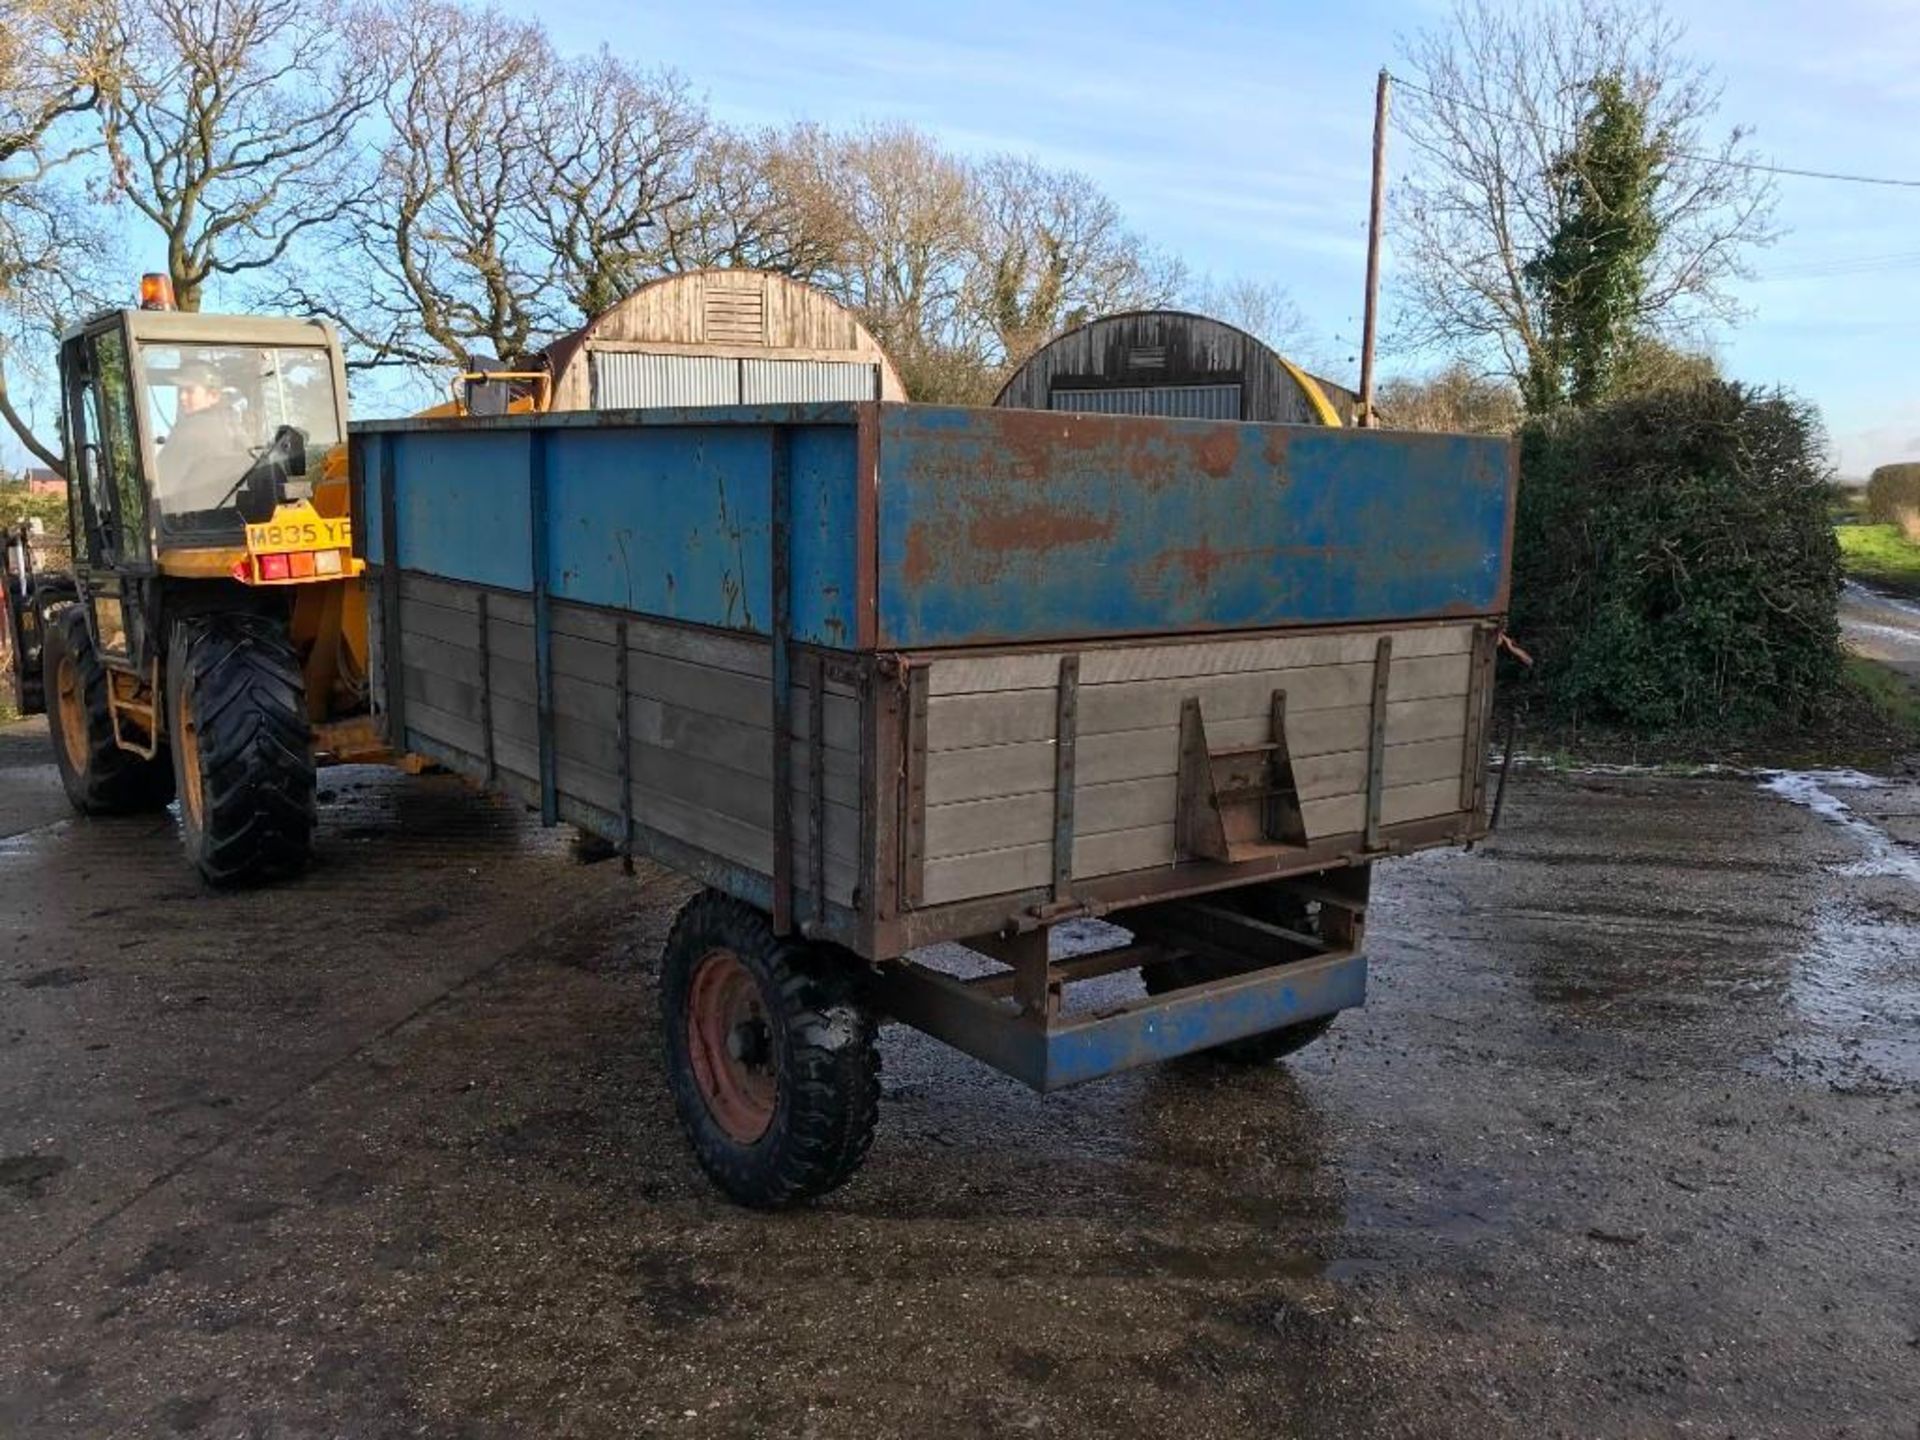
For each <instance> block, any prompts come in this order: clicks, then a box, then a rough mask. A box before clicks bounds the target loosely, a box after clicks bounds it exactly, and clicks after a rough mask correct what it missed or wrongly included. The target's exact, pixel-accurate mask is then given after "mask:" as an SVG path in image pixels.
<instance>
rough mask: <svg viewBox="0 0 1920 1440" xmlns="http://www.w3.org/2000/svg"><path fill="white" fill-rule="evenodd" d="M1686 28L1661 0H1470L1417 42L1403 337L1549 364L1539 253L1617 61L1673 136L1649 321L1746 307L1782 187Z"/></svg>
mask: <svg viewBox="0 0 1920 1440" xmlns="http://www.w3.org/2000/svg"><path fill="white" fill-rule="evenodd" d="M1681 41H1682V32H1681V28H1680V27H1679V26H1678V25H1677V24H1675V23H1674V22H1672V21H1670V20H1668V19H1667V18H1666V17H1665V15H1664V14H1663V13H1662V12H1661V11H1660V9H1659V8H1658V6H1657V5H1656V4H1654V3H1651V0H1592V3H1585V4H1583V3H1580V0H1523V3H1511V4H1510V3H1504V0H1455V5H1454V9H1453V11H1452V13H1451V16H1450V18H1449V19H1448V21H1447V22H1446V24H1445V25H1443V26H1442V27H1441V28H1438V29H1435V30H1430V31H1426V32H1423V33H1421V34H1419V35H1417V36H1415V37H1413V38H1412V39H1411V40H1410V41H1408V42H1406V43H1405V45H1404V46H1403V50H1404V59H1405V66H1406V69H1407V71H1408V75H1407V79H1406V82H1405V83H1403V85H1402V86H1401V88H1400V90H1399V91H1398V92H1397V97H1398V98H1397V100H1396V112H1397V116H1398V120H1399V131H1400V133H1401V134H1402V135H1403V136H1404V138H1405V144H1406V150H1407V151H1408V152H1409V154H1410V157H1411V158H1410V161H1409V170H1408V173H1407V175H1406V177H1405V178H1404V179H1403V180H1401V181H1400V182H1399V183H1398V184H1397V185H1396V186H1395V187H1394V192H1393V224H1392V228H1391V229H1390V231H1389V240H1390V244H1391V246H1392V254H1393V259H1394V261H1395V264H1396V268H1397V269H1398V271H1399V277H1400V278H1399V281H1398V289H1399V292H1400V293H1399V300H1400V302H1401V304H1400V311H1401V313H1400V316H1399V323H1398V325H1397V331H1398V333H1397V336H1396V338H1397V339H1398V340H1399V341H1400V342H1401V343H1402V344H1404V345H1408V346H1412V347H1434V348H1442V349H1446V350H1449V351H1452V352H1455V353H1461V354H1465V355H1468V356H1470V357H1472V358H1474V359H1476V360H1480V361H1484V362H1485V363H1487V364H1489V365H1497V366H1498V368H1499V369H1501V370H1502V371H1503V372H1504V373H1506V374H1508V375H1510V376H1511V377H1513V379H1514V380H1515V382H1516V383H1520V382H1522V381H1524V379H1525V377H1526V376H1527V374H1528V373H1529V370H1530V369H1532V368H1534V367H1536V366H1537V365H1539V364H1541V363H1543V352H1542V346H1543V344H1544V342H1545V329H1546V326H1545V323H1544V318H1543V314H1542V305H1543V301H1542V298H1541V294H1540V291H1539V287H1537V286H1531V285H1529V284H1528V281H1527V276H1526V268H1527V264H1528V262H1529V261H1530V260H1531V259H1533V257H1535V256H1536V255H1538V254H1539V253H1540V252H1541V251H1542V250H1543V249H1545V247H1546V246H1547V244H1548V243H1549V241H1550V240H1551V238H1552V237H1553V236H1554V235H1555V234H1557V233H1559V232H1560V230H1561V228H1562V224H1563V222H1564V220H1565V219H1566V211H1567V207H1568V206H1569V204H1571V203H1572V197H1573V191H1572V190H1571V189H1570V187H1568V186H1567V185H1565V184H1557V183H1555V181H1554V174H1555V165H1556V161H1558V160H1561V158H1562V157H1563V156H1564V154H1565V153H1566V151H1567V147H1568V142H1569V140H1570V139H1571V138H1572V137H1574V136H1576V135H1577V134H1578V132H1579V130H1580V126H1581V123H1582V119H1583V117H1584V115H1585V113H1586V110H1587V107H1588V105H1589V104H1590V101H1591V96H1592V86H1593V84H1594V82H1595V81H1596V80H1598V79H1599V78H1600V77H1603V76H1609V75H1616V76H1619V77H1621V79H1622V80H1623V82H1624V84H1625V86H1626V88H1627V91H1628V93H1629V94H1630V95H1631V96H1632V97H1633V99H1634V100H1635V101H1636V102H1637V103H1639V104H1641V105H1643V106H1644V107H1645V110H1646V115H1647V119H1648V123H1649V126H1650V128H1651V131H1652V132H1653V133H1655V134H1657V135H1658V136H1660V137H1661V140H1662V144H1663V149H1664V153H1665V162H1664V166H1663V168H1662V172H1661V180H1660V185H1659V188H1658V192H1657V196H1656V199H1655V201H1654V210H1653V221H1654V224H1655V227H1656V228H1657V231H1658V236H1659V238H1658V241H1657V243H1656V244H1655V246H1654V247H1653V249H1652V252H1651V254H1650V256H1649V257H1648V259H1647V262H1646V265H1645V272H1644V273H1645V284H1644V286H1643V287H1642V289H1641V291H1640V294H1639V296H1638V299H1637V302H1636V305H1635V315H1634V316H1633V322H1634V325H1635V327H1636V328H1637V329H1640V330H1643V331H1648V332H1653V333H1658V334H1666V335H1673V334H1684V333H1687V332H1688V331H1690V330H1691V329H1693V328H1695V327H1697V326H1698V325H1700V324H1701V323H1703V322H1704V321H1705V320H1708V319H1712V318H1721V319H1726V318H1731V317H1733V316H1734V315H1735V314H1736V313H1737V307H1736V305H1735V302H1734V300H1733V298H1732V296H1731V294H1730V293H1729V291H1728V288H1727V282H1728V281H1729V280H1731V279H1733V278H1735V277H1737V276H1739V275H1741V274H1744V273H1745V271H1744V268H1743V256H1744V254H1745V253H1746V252H1747V251H1748V250H1749V249H1750V248H1751V247H1752V246H1755V245H1759V244H1764V243H1766V242H1767V241H1768V240H1770V239H1771V238H1772V236H1773V231H1772V228H1771V215H1772V206H1773V198H1774V189H1773V186H1772V184H1771V182H1770V181H1769V180H1768V179H1767V177H1765V176H1764V175H1762V174H1760V173H1758V172H1756V171H1753V170H1750V169H1745V168H1742V162H1744V161H1746V160H1748V159H1750V158H1751V157H1752V154H1753V151H1752V147H1751V144H1750V142H1749V134H1748V132H1747V131H1746V130H1745V129H1742V128H1739V127H1735V128H1733V129H1731V130H1728V131H1725V132H1718V131H1716V129H1715V127H1714V124H1713V120H1714V116H1715V114H1716V112H1717V110H1718V108H1719V100H1720V91H1719V88H1718V87H1717V86H1716V85H1715V84H1714V82H1713V78H1712V74H1711V72H1710V70H1709V69H1708V68H1707V67H1706V66H1705V65H1703V64H1700V63H1698V62H1696V61H1694V60H1692V59H1690V58H1688V57H1687V56H1686V55H1685V54H1684V53H1683V51H1682V49H1681ZM1545 363H1550V357H1546V361H1545Z"/></svg>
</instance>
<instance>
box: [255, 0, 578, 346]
mask: <svg viewBox="0 0 1920 1440" xmlns="http://www.w3.org/2000/svg"><path fill="white" fill-rule="evenodd" d="M378 33H379V37H380V52H381V69H382V75H383V79H384V81H385V83H386V88H385V90H384V93H383V94H382V96H381V99H380V104H379V109H380V114H381V118H382V119H383V120H384V122H385V126H386V129H387V132H388V134H387V139H386V142H385V144H384V145H383V146H382V148H381V151H380V154H379V158H378V161H377V165H376V172H375V175H374V178H373V180H372V182H371V184H370V185H368V186H367V187H366V188H365V190H364V191H362V192H361V193H360V194H359V195H357V196H356V197H355V199H354V201H353V203H352V204H351V205H350V206H348V207H347V208H346V209H345V210H344V211H343V212H342V213H341V215H339V216H338V217H336V219H335V221H334V222H333V223H330V224H329V225H328V226H327V227H326V231H325V238H326V240H327V241H328V242H329V244H328V246H327V257H328V258H327V261H326V262H323V263H322V264H321V265H320V266H319V269H318V274H317V275H315V276H310V277H301V278H300V279H299V280H298V282H297V283H296V284H294V285H292V286H290V287H289V295H288V297H287V298H288V301H289V303H292V304H294V305H297V306H300V307H301V308H305V309H309V310H311V311H313V312H315V313H318V314H324V315H326V316H328V317H330V318H331V319H333V320H334V321H335V323H336V324H338V325H339V326H340V328H341V330H342V333H343V334H344V335H345V337H346V338H347V340H348V341H349V343H350V345H351V346H352V349H353V351H354V354H353V358H352V361H351V362H350V363H352V364H354V365H355V366H356V367H363V366H368V365H377V364H384V363H389V362H395V361H397V362H402V363H406V364H412V365H444V364H447V363H449V362H451V363H453V364H455V365H459V366H462V367H466V366H470V365H472V364H473V363H474V362H476V361H477V360H479V359H481V358H488V359H498V358H510V357H514V356H518V355H522V354H525V353H526V352H527V351H528V350H529V349H531V348H532V345H533V339H534V337H535V336H536V335H543V334H546V333H550V332H551V331H552V330H554V329H555V328H557V327H558V326H559V324H560V322H561V319H562V316H563V314H564V307H563V305H562V303H561V297H559V296H558V295H557V294H556V293H555V288H554V285H553V279H554V274H555V268H556V267H555V263H554V259H553V255H552V253H551V251H550V250H548V249H546V248H545V247H544V246H543V245H541V244H540V243H538V241H537V239H536V235H537V231H538V228H539V221H540V216H541V212H540V209H539V203H540V197H539V195H538V193H537V189H536V186H537V183H538V179H539V168H538V163H537V162H538V158H539V156H540V154H541V151H542V146H543V143H544V137H543V136H542V134H541V129H540V126H541V124H542V120H541V115H542V106H543V105H544V103H545V98H546V94H547V90H548V87H549V86H550V85H551V84H552V82H553V80H554V78H555V75H556V72H557V70H558V68H559V62H558V61H557V59H556V58H555V56H554V53H553V50H552V47H551V46H550V45H549V44H548V42H547V38H546V33H545V31H544V30H542V29H541V27H540V26H539V25H538V23H537V22H531V21H523V20H519V19H516V18H513V17H510V16H507V15H505V14H503V13H502V12H500V11H498V10H492V9H488V10H478V11H476V10H469V9H466V8H465V7H463V6H461V5H458V4H455V3H451V0H433V3H425V4H418V5H400V4H397V5H396V6H395V7H394V8H393V9H392V10H390V11H389V12H387V14H386V15H385V16H384V17H383V20H382V23H381V26H380V28H379V32H378Z"/></svg>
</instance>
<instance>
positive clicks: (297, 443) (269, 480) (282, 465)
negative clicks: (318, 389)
mask: <svg viewBox="0 0 1920 1440" xmlns="http://www.w3.org/2000/svg"><path fill="white" fill-rule="evenodd" d="M306 473H307V432H306V431H304V430H302V429H300V428H299V427H298V426H294V425H282V426H281V427H280V428H279V429H278V430H276V431H274V432H273V443H272V444H271V445H269V446H268V447H267V449H266V453H265V454H263V455H261V457H260V458H259V459H258V460H256V461H254V462H253V468H252V469H251V470H249V471H247V474H246V478H245V479H244V480H242V481H241V491H240V499H239V502H238V504H237V506H236V508H237V509H238V510H239V511H240V518H241V519H242V520H244V521H246V522H247V524H249V525H264V524H265V523H266V522H267V521H269V520H271V519H272V518H273V512H274V510H275V508H276V507H278V506H279V504H280V502H281V501H282V500H284V499H286V498H287V477H288V476H290V475H304V474H306Z"/></svg>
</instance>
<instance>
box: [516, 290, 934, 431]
mask: <svg viewBox="0 0 1920 1440" xmlns="http://www.w3.org/2000/svg"><path fill="white" fill-rule="evenodd" d="M563 343H564V342H563ZM595 349H631V350H645V351H648V352H651V353H658V354H669V355H713V356H724V357H730V358H748V359H751V358H759V359H794V360H840V361H856V362H860V363H865V364H878V365H879V366H880V367H881V372H882V378H881V398H882V399H886V400H904V399H905V398H906V392H905V390H904V389H903V388H902V386H901V384H900V377H899V376H898V375H897V374H896V373H895V372H894V369H893V365H892V363H891V362H890V361H889V360H888V359H887V356H886V352H885V351H883V350H882V349H881V348H880V344H879V342H878V341H876V340H875V339H874V338H873V336H872V335H870V334H868V333H867V330H866V328H865V327H864V326H862V325H861V324H860V322H859V320H858V319H857V318H856V317H855V316H854V314H853V312H852V311H850V310H848V309H847V308H846V307H845V306H843V305H841V304H840V303H839V302H838V301H836V300H835V299H833V297H832V296H830V295H827V294H825V293H823V292H822V291H820V290H817V289H815V288H814V287H812V286H810V285H804V284H801V283H800V282H798V281H795V280H789V279H788V278H786V277H785V276H783V275H773V274H766V273H762V272H759V271H753V270H715V271H694V272H692V273H690V274H686V275H676V276H673V277H671V278H669V279H667V280H662V281H658V282H656V283H654V284H652V285H648V286H645V287H644V288H642V289H640V290H636V291H635V292H634V293H633V294H632V295H630V296H628V297H627V298H626V299H625V300H623V301H621V302H620V303H619V304H618V305H616V306H614V308H613V309H611V310H609V311H607V312H606V313H605V314H604V315H602V316H600V317H599V318H598V319H597V320H595V321H594V322H593V325H592V327H591V329H590V332H589V333H588V335H587V337H586V341H585V344H584V345H579V346H571V347H569V348H568V349H567V351H566V357H565V359H564V360H563V361H562V362H561V365H560V370H559V373H558V375H557V376H556V377H555V382H554V402H553V408H554V409H556V410H585V409H588V408H590V407H591V404H592V397H591V393H590V386H589V380H588V352H589V351H592V350H595Z"/></svg>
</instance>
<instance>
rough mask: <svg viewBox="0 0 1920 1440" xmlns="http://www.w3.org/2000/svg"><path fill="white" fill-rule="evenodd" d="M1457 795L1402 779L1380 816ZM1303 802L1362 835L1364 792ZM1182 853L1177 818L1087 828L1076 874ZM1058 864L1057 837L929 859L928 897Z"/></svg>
mask: <svg viewBox="0 0 1920 1440" xmlns="http://www.w3.org/2000/svg"><path fill="white" fill-rule="evenodd" d="M1458 800H1459V781H1458V780H1457V779H1455V780H1440V781H1435V782H1432V783H1430V784H1425V785H1404V786H1399V787H1396V788H1393V789H1389V790H1388V791H1386V792H1385V794H1384V795H1383V797H1382V801H1381V820H1382V823H1384V824H1386V825H1397V824H1401V823H1403V822H1405V821H1410V820H1419V819H1426V818H1429V817H1432V816H1436V815H1448V814H1452V813H1454V812H1455V811H1456V810H1457V808H1458ZM1301 808H1302V809H1303V810H1305V811H1306V812H1308V820H1307V824H1308V830H1309V833H1313V832H1314V831H1316V830H1317V831H1319V833H1322V834H1325V835H1356V836H1357V835H1358V833H1359V830H1360V827H1361V826H1362V825H1363V824H1364V823H1365V820H1366V797H1365V796H1364V795H1343V796H1340V797H1338V798H1336V799H1333V800H1316V801H1309V802H1307V803H1306V804H1305V805H1303V806H1302V807H1301ZM1316 811H1317V812H1318V813H1315V812H1316ZM1177 860H1178V853H1177V851H1176V848H1175V838H1174V827H1173V826H1172V825H1171V824H1167V825H1147V826H1141V827H1139V828H1137V829H1130V830H1112V831H1107V832H1104V833H1102V834H1097V835H1081V836H1079V837H1077V838H1076V839H1075V841H1074V846H1073V873H1074V877H1075V878H1076V879H1092V878H1094V877H1097V876H1102V875H1121V874H1125V873H1127V872H1129V871H1134V870H1150V869H1153V868H1155V867H1157V866H1169V867H1170V866H1172V865H1174V864H1175V863H1176V862H1177ZM1052 870H1053V844H1052V842H1051V840H1047V841H1042V842H1040V843H1038V844H1027V845H1015V846H1009V847H1007V848H1004V849H998V850H980V851H975V852H973V853H971V854H966V855H952V856H947V857H944V858H939V859H929V860H928V861H927V864H926V872H925V875H924V877H923V880H922V885H923V896H924V899H923V903H924V904H927V905H942V904H947V903H950V902H953V901H959V900H971V899H975V898H978V897H980V896H983V895H1001V894H1007V893H1010V892H1013V891H1018V890H1028V889H1035V888H1038V887H1040V886H1043V885H1045V884H1046V883H1047V881H1048V877H1049V876H1050V875H1051V874H1052Z"/></svg>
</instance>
